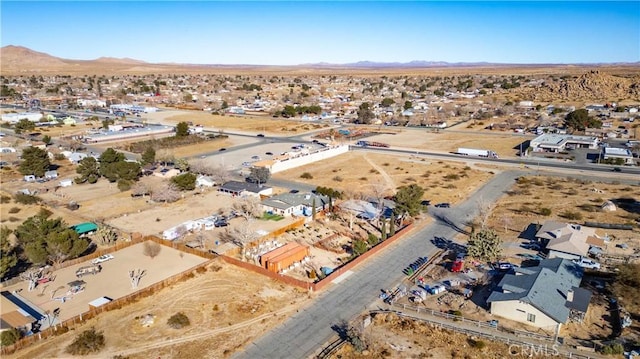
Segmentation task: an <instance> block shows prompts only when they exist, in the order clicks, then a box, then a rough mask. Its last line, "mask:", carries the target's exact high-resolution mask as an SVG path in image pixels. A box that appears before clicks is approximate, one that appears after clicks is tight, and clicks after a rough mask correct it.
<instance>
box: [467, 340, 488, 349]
mask: <svg viewBox="0 0 640 359" xmlns="http://www.w3.org/2000/svg"><path fill="white" fill-rule="evenodd" d="M469 345H471V347H472V348H476V349H480V350H482V349H484V347H486V346H487V343H485V342H484V341H482V340H476V339H469Z"/></svg>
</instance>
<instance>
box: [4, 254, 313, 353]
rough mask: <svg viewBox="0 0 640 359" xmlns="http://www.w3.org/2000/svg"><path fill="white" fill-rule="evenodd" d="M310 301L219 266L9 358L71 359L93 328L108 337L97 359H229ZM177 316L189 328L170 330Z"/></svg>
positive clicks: (275, 284)
mask: <svg viewBox="0 0 640 359" xmlns="http://www.w3.org/2000/svg"><path fill="white" fill-rule="evenodd" d="M164 250H165V248H163V251H164ZM161 256H162V254H161ZM117 258H118V257H116V260H117ZM158 259H160V258H159V257H157V258H156V259H154V261H155V260H158ZM176 259H177V260H176V262H177V261H181V260H182V259H180V258H176ZM158 263H160V262H158ZM108 264H115V262H114V263H106V264H105V267H106V266H107V265H108ZM102 274H104V273H102ZM102 274H100V275H102ZM100 275H98V276H100ZM98 276H96V279H98ZM89 279H91V278H89ZM142 282H143V283H144V282H145V278H143V280H142ZM122 284H123V285H125V286H127V285H129V284H128V282H123V283H122ZM307 298H308V297H307V295H306V294H305V293H301V292H299V291H298V290H297V289H295V288H291V287H288V286H285V285H283V284H281V283H278V282H275V281H272V280H269V279H266V278H265V277H263V276H259V275H256V274H254V273H251V272H248V271H245V270H242V269H240V268H236V267H234V266H231V265H228V264H226V263H224V262H222V261H218V260H216V261H215V262H214V264H212V265H211V266H210V267H209V271H207V272H206V273H203V274H196V275H195V278H192V279H188V280H186V281H184V282H180V283H177V284H175V285H173V286H171V287H169V288H165V289H163V290H161V291H159V292H158V293H156V294H154V295H153V296H151V297H147V298H144V299H141V300H140V301H138V302H136V303H132V304H130V305H127V306H125V307H123V308H121V309H119V310H114V311H110V312H106V313H102V314H101V315H99V316H98V317H97V318H94V319H91V320H89V321H87V323H86V324H84V325H83V326H82V327H80V328H78V329H77V330H74V331H70V332H68V333H66V334H63V335H60V336H59V337H56V338H52V339H50V340H46V341H42V342H41V343H38V344H36V345H34V346H32V347H30V348H28V349H27V350H23V351H21V352H18V353H16V354H14V355H11V356H8V358H60V357H67V356H68V355H67V354H65V353H64V348H65V347H66V346H67V345H68V344H69V343H71V341H72V340H73V338H75V336H76V335H77V334H78V333H79V332H80V331H82V330H85V329H88V328H90V327H92V326H94V327H95V328H96V329H97V330H99V331H103V332H104V334H105V337H106V348H105V349H104V350H102V351H101V352H100V353H98V354H97V355H95V356H89V357H93V358H111V357H113V356H114V355H116V354H122V355H125V356H128V357H129V358H140V359H142V358H158V357H162V358H167V357H168V358H175V357H180V358H187V359H189V358H194V359H196V358H205V357H208V358H223V357H228V356H229V355H230V354H231V353H233V352H234V351H236V350H237V349H238V348H240V347H241V346H243V345H245V344H246V343H248V342H249V341H250V340H252V339H253V338H256V337H257V336H259V335H262V334H263V333H264V332H265V331H267V330H268V329H269V328H272V327H274V326H276V325H277V324H278V323H281V322H282V321H283V320H284V319H285V318H286V317H288V315H289V313H290V312H291V311H294V310H296V308H300V306H301V305H303V304H304V303H305V302H307ZM177 312H183V313H185V314H186V315H187V316H188V317H189V320H190V322H191V325H190V326H188V327H186V328H183V329H180V330H176V329H171V328H169V327H168V326H167V324H166V322H167V319H168V318H169V317H170V316H171V315H173V314H175V313H177ZM147 314H151V315H153V316H154V317H155V321H154V323H153V324H152V325H151V326H150V327H143V326H142V325H141V324H140V320H139V319H140V318H142V317H143V316H145V315H147Z"/></svg>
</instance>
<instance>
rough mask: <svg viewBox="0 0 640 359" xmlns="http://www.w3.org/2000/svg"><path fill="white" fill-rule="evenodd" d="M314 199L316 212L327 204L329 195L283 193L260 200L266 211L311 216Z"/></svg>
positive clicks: (283, 214) (284, 214)
mask: <svg viewBox="0 0 640 359" xmlns="http://www.w3.org/2000/svg"><path fill="white" fill-rule="evenodd" d="M314 201H315V207H316V212H320V211H322V210H323V209H325V207H326V206H328V205H329V197H327V196H322V195H317V194H314V193H283V194H279V195H276V196H273V197H270V198H265V199H264V200H262V208H263V209H264V210H265V211H266V212H271V213H274V214H279V215H281V216H285V217H287V216H292V215H294V216H300V215H302V216H311V215H312V213H313V203H314Z"/></svg>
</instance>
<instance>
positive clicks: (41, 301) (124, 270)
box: [4, 243, 207, 321]
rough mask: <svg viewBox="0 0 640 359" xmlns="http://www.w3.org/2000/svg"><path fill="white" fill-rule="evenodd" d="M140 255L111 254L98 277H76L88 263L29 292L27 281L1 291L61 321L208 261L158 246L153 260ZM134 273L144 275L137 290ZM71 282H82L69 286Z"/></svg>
mask: <svg viewBox="0 0 640 359" xmlns="http://www.w3.org/2000/svg"><path fill="white" fill-rule="evenodd" d="M143 251H144V245H143V243H139V244H135V245H133V246H130V247H127V248H124V249H121V250H119V251H117V252H115V253H113V257H114V258H113V259H111V260H108V261H105V262H102V263H100V266H101V270H100V272H99V273H97V274H86V275H83V276H82V277H80V278H78V277H77V276H76V271H77V270H78V269H79V268H81V267H87V266H90V265H91V261H86V262H83V263H80V264H76V265H73V266H69V267H67V268H63V269H59V270H56V271H54V272H53V273H52V278H54V280H53V281H51V282H48V283H43V284H39V285H38V286H37V287H36V288H35V289H34V290H32V291H31V292H29V291H28V287H29V285H28V282H26V281H22V282H19V283H17V284H14V285H12V286H9V287H7V288H5V289H4V290H7V291H9V292H14V291H15V292H17V293H19V294H20V296H22V297H24V298H26V299H27V300H29V301H30V302H31V303H33V304H34V305H36V306H37V307H38V308H40V309H41V310H42V311H43V312H47V311H48V312H53V311H54V310H56V309H59V313H60V314H59V317H58V318H59V320H60V321H64V320H66V319H69V318H72V317H74V316H76V315H79V314H81V313H84V312H86V311H88V310H89V303H90V302H91V301H94V300H96V299H98V298H101V297H109V298H111V299H113V300H115V299H118V298H120V297H123V296H126V295H128V294H131V293H134V292H136V291H138V290H140V289H144V288H146V287H148V286H150V285H152V284H154V283H157V282H160V281H162V280H164V279H166V278H168V277H171V276H173V275H175V274H178V273H180V272H183V271H185V270H187V269H189V268H193V267H195V266H197V265H198V264H201V263H203V262H206V261H207V259H205V258H202V257H199V256H196V255H192V254H188V253H184V252H181V251H178V250H176V249H173V248H170V247H166V246H161V249H160V252H159V253H158V255H157V256H156V257H154V258H151V257H149V256H145V255H144V253H143ZM137 270H142V271H144V275H143V276H142V278H141V279H140V282H139V285H138V287H137V288H133V287H132V284H131V280H130V277H129V272H130V271H137ZM74 281H81V282H77V283H74V284H77V285H75V286H74V285H69V283H72V282H74ZM82 282H84V283H82ZM63 298H64V299H63Z"/></svg>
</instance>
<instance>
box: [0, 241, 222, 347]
mask: <svg viewBox="0 0 640 359" xmlns="http://www.w3.org/2000/svg"><path fill="white" fill-rule="evenodd" d="M145 241H152V242H156V243H159V244H161V245H164V246H167V247H171V248H175V249H177V250H180V251H184V252H187V253H190V254H193V255H197V256H200V257H203V258H207V259H209V260H208V261H206V262H203V263H201V264H199V265H197V266H195V267H192V268H189V269H187V270H185V271H182V272H180V273H178V274H175V275H173V276H171V277H168V278H165V279H164V280H162V281H160V282H156V283H154V284H152V285H150V286H148V287H145V288H143V289H140V290H138V291H136V292H134V293H131V294H129V295H126V296H124V297H120V298H117V299H115V300H112V301H111V302H109V303H106V304H104V305H102V306H100V307H97V308H92V309H90V310H88V311H86V312H84V313H81V314H79V315H77V316H74V317H72V318H69V319H67V320H65V321H64V322H61V323H58V324H56V325H55V326H53V327H49V328H47V329H44V330H42V331H41V332H38V333H36V334H34V335H31V336H28V337H24V338H22V339H20V340H19V341H17V342H16V343H14V344H13V345H9V346H3V347H2V348H0V353H1V354H3V355H7V354H11V353H13V352H15V351H16V350H20V349H22V348H25V347H28V346H29V345H31V344H33V343H35V342H37V341H39V340H42V339H46V338H49V337H52V336H55V335H58V334H63V333H66V332H68V331H69V330H70V329H71V328H75V327H76V326H78V325H81V324H82V323H83V322H85V321H87V320H89V319H91V318H94V317H95V316H97V315H98V314H100V313H103V312H107V311H110V310H114V309H120V308H122V307H123V306H125V305H127V304H130V303H134V302H136V301H138V300H140V299H142V298H145V297H148V296H150V295H152V294H154V293H156V292H158V291H159V290H161V289H163V288H166V287H168V286H171V285H173V284H175V283H178V282H180V281H182V280H185V279H188V278H192V277H193V276H194V274H193V273H194V272H196V271H198V270H199V269H200V268H206V267H207V266H208V265H210V264H211V263H212V262H213V260H214V259H215V258H216V257H217V256H216V255H214V254H211V253H208V252H204V251H199V250H194V249H193V248H189V247H187V246H185V245H184V244H182V243H172V242H169V241H165V240H163V239H160V238H158V237H155V236H147V237H143V238H137V239H135V240H132V241H131V242H126V243H127V245H124V244H123V245H122V246H120V247H118V249H122V248H126V247H128V246H131V245H133V244H137V243H142V242H145ZM114 247H116V246H114ZM114 247H109V248H108V249H109V250H110V251H109V252H106V251H105V252H104V253H110V252H113V251H115V250H114V249H113V248H114ZM82 258H84V260H87V258H86V257H82ZM65 263H66V262H65ZM74 264H77V263H74Z"/></svg>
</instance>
